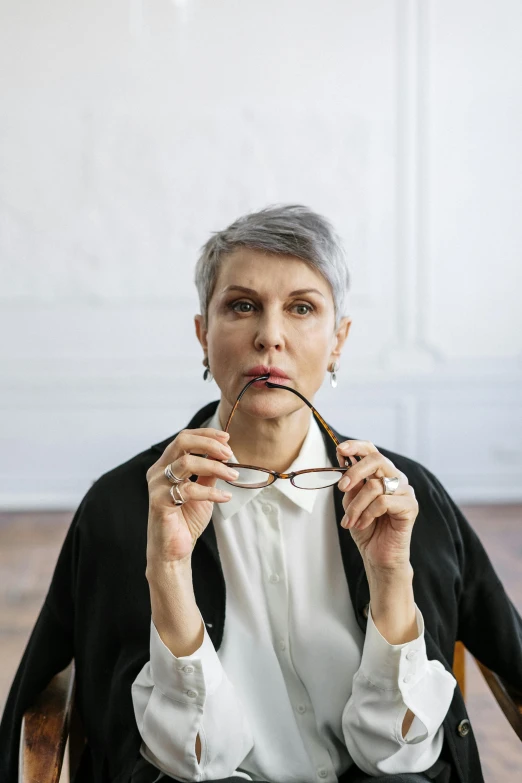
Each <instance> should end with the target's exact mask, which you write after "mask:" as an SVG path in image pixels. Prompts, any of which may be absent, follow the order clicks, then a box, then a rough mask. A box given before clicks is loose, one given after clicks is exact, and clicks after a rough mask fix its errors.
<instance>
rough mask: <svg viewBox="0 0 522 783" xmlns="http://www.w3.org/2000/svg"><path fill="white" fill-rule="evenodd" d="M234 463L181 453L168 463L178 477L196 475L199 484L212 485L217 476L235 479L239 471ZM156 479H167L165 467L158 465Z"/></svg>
mask: <svg viewBox="0 0 522 783" xmlns="http://www.w3.org/2000/svg"><path fill="white" fill-rule="evenodd" d="M233 464H234V463H230V465H227V463H225V462H221V461H219V460H214V459H206V458H205V457H199V456H197V455H196V454H183V455H182V456H181V457H178V458H177V459H176V460H174V462H171V463H170V469H171V471H172V473H173V474H174V475H175V476H176V478H178V479H183V480H185V479H188V478H190V476H197V477H198V482H199V483H200V484H205V485H206V486H213V485H214V484H215V482H216V481H217V479H218V478H221V479H224V480H225V481H226V480H227V479H232V480H234V479H237V478H238V476H239V473H238V472H237V470H236V469H235V468H234V467H233ZM154 478H155V479H156V480H160V481H162V482H163V481H165V480H168V479H167V478H166V476H165V468H163V467H162V466H158V472H157V474H156V475H155V477H154ZM200 478H205V479H210V481H199V479H200Z"/></svg>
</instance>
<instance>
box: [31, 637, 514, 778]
mask: <svg viewBox="0 0 522 783" xmlns="http://www.w3.org/2000/svg"><path fill="white" fill-rule="evenodd" d="M475 663H476V664H477V666H478V667H479V669H480V671H481V672H482V674H483V676H484V679H485V680H486V682H487V684H488V685H489V687H490V689H491V691H492V693H493V695H494V696H495V698H496V700H497V702H498V704H499V705H500V707H501V709H502V711H503V713H504V715H505V716H506V718H507V719H508V721H509V722H510V723H511V725H512V727H513V729H514V730H515V732H516V733H517V735H518V737H519V738H520V739H521V740H522V694H521V693H518V692H516V691H515V690H513V688H511V687H510V686H509V685H507V684H506V683H505V682H504V681H503V680H501V679H500V677H498V676H497V675H496V674H494V673H493V672H492V671H490V670H489V669H487V668H486V667H485V666H483V665H482V664H481V663H479V661H477V660H475ZM453 673H454V675H455V678H456V680H457V682H458V683H459V686H460V688H461V691H462V694H463V695H464V696H465V691H466V678H465V648H464V645H463V644H462V643H461V642H457V644H456V646H455V656H454V660H453ZM67 739H69V770H70V776H71V778H72V776H73V775H74V771H75V770H76V768H77V765H78V762H79V759H80V756H81V752H82V748H83V746H84V745H85V738H84V735H83V730H82V726H81V721H80V719H79V716H78V714H77V712H76V711H75V709H74V662H71V663H70V664H69V666H68V667H67V668H66V669H64V670H63V672H60V673H59V674H57V675H56V676H55V677H53V679H52V680H51V682H50V683H49V685H48V686H47V687H46V688H45V690H44V691H43V692H42V693H41V694H40V696H39V697H38V699H37V700H36V702H35V703H34V704H33V705H32V706H31V707H30V708H29V709H28V710H27V711H26V713H25V715H24V718H23V722H22V733H21V743H22V744H21V754H20V759H21V761H20V764H21V766H20V774H19V783H58V780H59V778H60V772H61V769H62V764H63V759H64V751H65V746H66V743H67Z"/></svg>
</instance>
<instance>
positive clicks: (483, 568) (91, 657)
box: [0, 401, 522, 783]
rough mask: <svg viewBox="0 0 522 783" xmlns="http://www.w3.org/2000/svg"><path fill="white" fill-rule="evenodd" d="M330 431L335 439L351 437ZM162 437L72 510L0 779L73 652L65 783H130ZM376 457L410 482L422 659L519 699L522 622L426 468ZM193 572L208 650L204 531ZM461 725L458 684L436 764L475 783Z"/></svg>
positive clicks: (349, 548) (23, 675) (211, 624)
mask: <svg viewBox="0 0 522 783" xmlns="http://www.w3.org/2000/svg"><path fill="white" fill-rule="evenodd" d="M217 405H218V401H214V402H211V403H209V404H208V405H206V406H205V407H204V408H202V409H201V410H199V411H198V412H197V413H196V415H195V416H194V417H193V418H192V420H191V421H190V422H189V424H188V425H187V428H189V429H193V428H197V427H199V426H201V425H202V424H203V423H204V422H205V421H206V420H207V419H208V418H209V417H210V416H212V414H213V413H214V412H215V410H216V407H217ZM334 431H335V430H334ZM336 435H337V437H338V438H339V440H340V441H344V440H347V439H348V437H347V436H344V435H340V434H338V433H337V432H336ZM173 437H175V436H171V437H169V438H167V439H166V440H165V441H163V442H162V443H158V444H156V445H155V446H152V447H151V448H149V449H147V450H146V451H144V452H142V453H140V454H138V455H136V456H135V457H133V458H132V459H130V460H129V461H128V462H125V463H124V464H123V465H120V466H118V467H117V468H115V469H114V470H111V471H110V472H108V473H106V474H104V475H103V476H101V478H100V479H98V481H96V482H95V483H94V484H93V486H92V487H91V488H90V489H89V491H88V492H87V494H86V495H85V497H84V498H83V500H82V502H81V504H80V506H79V507H78V509H77V511H76V514H75V515H74V518H73V520H72V522H71V525H70V528H69V530H68V533H67V536H66V539H65V542H64V544H63V547H62V550H61V552H60V555H59V558H58V561H57V565H56V568H55V571H54V575H53V578H52V582H51V585H50V588H49V592H48V594H47V596H46V598H45V601H44V604H43V607H42V609H41V612H40V615H39V617H38V620H37V622H36V625H35V627H34V629H33V631H32V634H31V637H30V639H29V642H28V644H27V647H26V649H25V652H24V655H23V658H22V660H21V662H20V665H19V668H18V671H17V673H16V676H15V678H14V681H13V684H12V686H11V690H10V693H9V697H8V700H7V703H6V707H5V710H4V715H3V719H2V723H1V725H0V781H1V783H16V781H17V768H18V747H19V735H20V723H21V718H22V714H23V712H24V711H25V709H26V708H27V706H28V705H29V704H30V703H31V702H32V700H33V699H34V698H35V696H36V695H37V694H38V693H39V692H40V691H41V690H42V689H43V688H44V687H45V686H46V685H47V683H48V682H49V680H50V679H51V677H52V676H53V675H54V674H56V673H57V672H59V671H61V670H62V669H64V668H65V667H66V666H67V665H68V663H69V662H70V660H71V659H72V658H73V657H74V659H75V663H76V677H77V685H76V700H77V704H78V707H79V711H80V715H81V718H82V721H83V724H84V728H85V732H86V736H87V745H86V748H85V751H84V753H83V756H82V761H81V764H80V769H79V772H78V773H77V775H76V776H75V783H109V782H110V783H128V781H129V779H130V775H131V771H132V768H133V766H134V763H135V760H136V759H137V758H138V756H139V748H140V744H141V737H140V734H139V732H138V729H137V725H136V721H135V717H134V710H133V706H132V698H131V685H132V683H133V681H134V679H135V678H136V676H137V675H138V672H139V671H140V670H141V668H142V667H143V665H144V664H145V663H146V662H147V661H148V660H149V633H150V621H151V607H150V597H149V588H148V583H147V580H146V578H145V565H146V536H147V517H148V491H147V482H146V475H145V474H146V471H147V469H148V468H149V467H150V465H152V464H153V463H154V462H155V461H156V460H157V459H158V458H159V456H160V455H161V453H162V452H163V451H164V449H165V448H166V446H167V445H168V443H169V442H170V441H171V440H172V439H173ZM324 437H325V442H326V446H327V449H328V453H329V455H330V457H331V459H332V462H333V464H337V459H336V454H335V447H334V445H333V443H332V441H331V440H330V438H328V436H326V434H324ZM379 450H380V451H381V453H382V454H384V455H385V456H387V457H389V458H390V459H391V460H392V461H393V463H394V464H395V465H396V466H397V468H399V469H400V470H401V471H403V472H404V473H405V474H406V475H407V476H408V479H409V482H410V484H411V485H412V486H413V488H414V489H415V494H416V497H417V501H418V503H419V514H418V516H417V520H416V522H415V526H414V528H413V535H412V542H411V562H412V566H413V569H414V578H413V587H414V594H415V600H416V603H417V605H418V606H419V608H420V610H421V612H422V614H423V617H424V621H425V638H426V647H427V654H428V658H430V659H437V660H439V661H441V662H442V663H443V664H444V666H445V667H446V669H447V670H448V671H451V669H452V661H453V649H454V646H455V641H456V640H457V639H460V640H462V641H463V642H464V644H465V645H466V647H467V648H468V649H469V650H470V651H471V652H472V653H473V655H475V656H476V657H477V658H478V659H479V660H481V661H482V662H483V663H484V664H485V665H486V666H488V667H489V668H491V669H492V670H493V671H495V672H497V673H498V674H499V675H500V676H501V677H504V678H505V679H506V680H508V682H510V683H511V684H512V685H513V686H515V687H518V688H519V689H521V690H522V620H521V618H520V615H519V614H518V612H517V610H516V609H515V607H514V606H513V604H512V602H511V600H510V599H509V597H508V596H507V595H506V592H505V591H504V588H503V586H502V584H501V582H500V581H499V578H498V576H497V575H496V573H495V571H494V569H493V566H492V565H491V562H490V560H489V558H488V556H487V554H486V552H485V551H484V548H483V547H482V544H481V543H480V541H479V539H478V537H477V535H476V534H475V533H474V531H473V529H472V528H471V527H470V525H469V523H468V522H467V520H466V519H465V517H464V516H463V514H462V513H461V511H460V510H459V508H458V507H457V506H456V505H455V503H454V502H453V500H452V499H451V498H450V496H449V495H448V493H447V492H446V490H445V489H444V487H443V486H442V485H441V483H440V482H439V481H438V479H437V478H436V477H435V476H434V475H433V474H432V473H431V472H430V471H429V470H427V469H426V468H425V467H423V466H422V465H421V464H420V463H418V462H416V461H415V460H412V459H408V458H407V457H404V456H402V455H400V454H396V453H394V452H392V451H389V450H388V449H384V448H379ZM332 491H333V492H334V498H335V508H336V517H337V519H336V522H337V528H338V533H339V544H340V549H341V553H342V560H343V565H344V570H345V573H346V581H347V588H348V590H349V592H350V597H351V600H352V604H353V607H354V610H355V614H356V617H357V621H358V623H359V625H360V627H361V629H362V630H363V631H365V630H366V618H365V615H364V609H365V607H366V606H367V604H368V601H369V589H368V582H367V580H366V574H365V571H364V567H363V563H362V560H361V557H360V555H359V552H358V550H357V547H356V546H355V544H354V542H353V539H352V537H351V534H350V531H349V530H345V529H344V528H342V527H340V524H339V523H340V521H341V518H342V516H343V513H344V512H343V507H342V497H343V493H342V492H340V491H339V490H338V489H337V487H333V488H332ZM332 524H334V520H332ZM192 568H193V580H194V590H195V595H196V601H197V604H198V607H199V609H200V611H201V614H202V616H203V618H204V620H205V623H206V625H207V629H208V632H209V635H210V637H211V639H212V641H213V643H214V645H215V647H216V649H219V646H220V644H221V639H222V635H223V626H224V622H225V581H224V578H223V572H222V569H221V565H220V560H219V554H218V549H217V544H216V535H215V531H214V527H213V524H212V523H210V524H209V525H208V527H207V528H206V529H205V531H204V533H203V534H202V536H201V538H200V539H199V540H198V542H197V544H196V547H195V549H194V552H193V556H192ZM465 719H467V713H466V707H465V705H464V701H463V699H462V695H461V692H460V689H459V688H458V687H457V688H455V692H454V697H453V701H452V703H451V706H450V708H449V711H448V714H447V716H446V718H445V720H444V732H445V741H444V747H443V751H442V758H444V759H446V760H448V761H449V763H450V765H451V768H452V773H451V781H452V783H482V782H483V777H482V772H481V768H480V762H479V757H478V752H477V746H476V743H475V738H474V736H473V731H472V730H471V731H469V732H468V733H467V734H466V735H465V736H461V735H460V733H459V731H458V726H459V724H461V721H463V720H465ZM462 733H464V732H462Z"/></svg>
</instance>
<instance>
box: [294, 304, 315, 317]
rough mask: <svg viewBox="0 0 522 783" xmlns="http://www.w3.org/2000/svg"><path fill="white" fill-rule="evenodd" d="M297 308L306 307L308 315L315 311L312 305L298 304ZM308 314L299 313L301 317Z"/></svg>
mask: <svg viewBox="0 0 522 783" xmlns="http://www.w3.org/2000/svg"><path fill="white" fill-rule="evenodd" d="M295 307H306V309H307V311H308V313H311V312H312V310H313V307H312V306H311V305H308V304H297V305H295ZM306 314H307V313H299V315H306Z"/></svg>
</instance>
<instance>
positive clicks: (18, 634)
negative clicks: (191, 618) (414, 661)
mask: <svg viewBox="0 0 522 783" xmlns="http://www.w3.org/2000/svg"><path fill="white" fill-rule="evenodd" d="M463 511H464V513H465V515H466V516H467V518H468V519H469V521H470V522H471V523H472V525H473V526H474V528H475V530H476V531H477V533H478V534H479V536H480V538H481V539H482V541H483V543H484V545H485V547H486V549H487V551H488V553H489V555H490V557H491V560H492V561H493V564H494V566H495V568H496V569H497V572H498V573H499V575H500V577H501V579H502V581H503V582H504V585H505V586H506V589H507V592H508V594H509V596H510V597H511V599H512V601H513V602H514V604H515V605H516V606H517V608H518V610H519V611H521V612H522V506H521V505H516V506H513V505H512V506H466V507H463ZM71 516H72V515H71V514H69V513H40V514H35V513H30V514H0V645H1V658H0V660H1V661H2V665H1V667H0V712H1V711H2V709H3V705H4V703H5V698H6V696H7V691H8V689H9V686H10V683H11V680H12V678H13V675H14V673H15V670H16V667H17V665H18V661H19V659H20V656H21V654H22V652H23V649H24V647H25V644H26V642H27V639H28V636H29V632H30V630H31V628H32V626H33V623H34V621H35V618H36V616H37V614H38V611H39V609H40V607H41V604H42V601H43V598H44V595H45V593H46V590H47V587H48V585H49V581H50V579H51V575H52V572H53V569H54V565H55V562H56V558H57V555H58V551H59V548H60V546H61V543H62V541H63V539H64V537H65V532H66V529H67V526H68V524H69V522H70V520H71ZM467 673H468V686H467V687H468V693H467V703H468V709H469V712H470V717H471V721H472V724H473V727H474V730H475V734H476V736H477V741H478V746H479V749H480V753H481V758H482V765H483V768H484V773H485V780H486V783H515V781H518V780H522V743H519V741H518V739H517V737H516V736H515V734H514V732H513V730H512V729H511V727H510V726H509V724H508V723H507V722H506V720H505V718H504V716H503V715H502V713H501V712H500V710H499V708H498V707H497V705H496V702H495V701H494V699H493V697H492V696H491V694H490V693H489V691H488V689H487V686H486V685H485V684H484V682H483V680H482V677H481V675H480V674H479V672H478V670H477V669H476V667H475V666H474V664H473V662H472V661H471V660H468V664H467Z"/></svg>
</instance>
